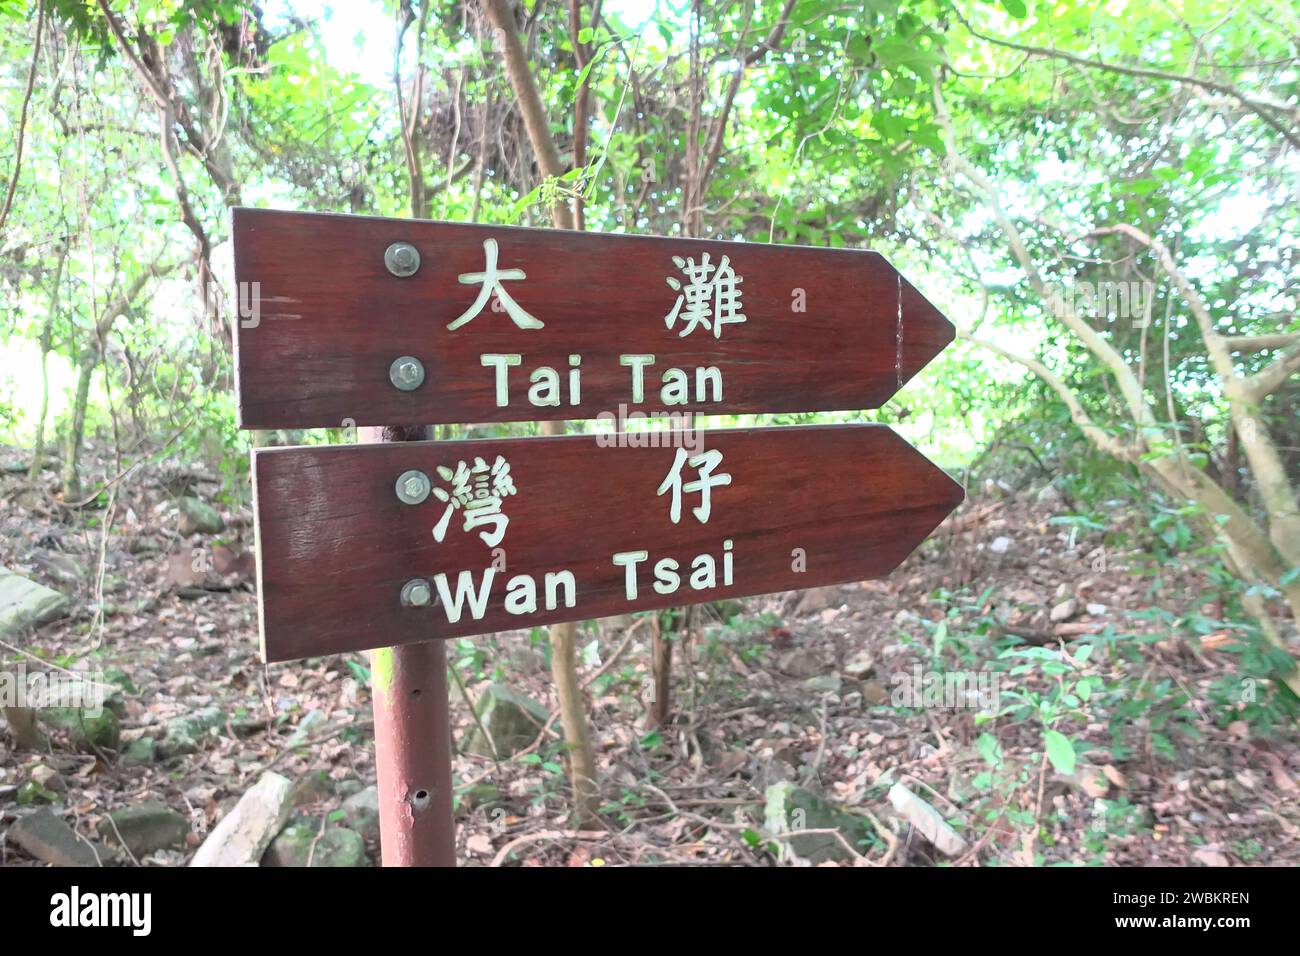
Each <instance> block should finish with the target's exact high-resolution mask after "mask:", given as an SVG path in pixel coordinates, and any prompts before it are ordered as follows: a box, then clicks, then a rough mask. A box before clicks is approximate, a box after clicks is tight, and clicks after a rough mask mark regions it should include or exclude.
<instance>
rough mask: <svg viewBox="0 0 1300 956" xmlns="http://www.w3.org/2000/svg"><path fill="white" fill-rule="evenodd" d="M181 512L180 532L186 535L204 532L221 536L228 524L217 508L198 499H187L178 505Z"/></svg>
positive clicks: (183, 499)
mask: <svg viewBox="0 0 1300 956" xmlns="http://www.w3.org/2000/svg"><path fill="white" fill-rule="evenodd" d="M177 504H178V505H179V506H180V510H181V522H180V525H181V526H180V532H181V534H184V535H190V534H194V533H195V532H202V533H203V534H220V533H221V530H222V529H223V528H224V527H225V526H226V523H225V522H224V521H222V520H221V514H220V512H218V511H217V509H216V508H214V507H212V505H210V504H208V503H207V502H205V501H200V500H199V499H198V498H191V497H188V496H187V497H185V498H182V499H181V500H180V501H179V502H178V503H177Z"/></svg>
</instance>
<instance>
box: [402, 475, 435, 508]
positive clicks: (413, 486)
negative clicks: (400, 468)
mask: <svg viewBox="0 0 1300 956" xmlns="http://www.w3.org/2000/svg"><path fill="white" fill-rule="evenodd" d="M431 487H432V485H430V484H429V476H428V475H426V474H425V473H424V472H422V471H414V470H412V471H404V472H402V474H401V477H399V478H398V479H397V497H398V499H399V500H401V501H403V502H405V503H406V504H408V505H418V504H419V503H420V502H421V501H423V500H424V499H425V498H427V497H429V489H430V488H431Z"/></svg>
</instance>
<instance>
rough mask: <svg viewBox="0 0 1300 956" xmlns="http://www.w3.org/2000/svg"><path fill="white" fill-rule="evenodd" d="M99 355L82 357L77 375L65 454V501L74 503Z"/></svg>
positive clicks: (78, 493) (79, 491) (90, 353)
mask: <svg viewBox="0 0 1300 956" xmlns="http://www.w3.org/2000/svg"><path fill="white" fill-rule="evenodd" d="M98 364H99V355H98V353H97V352H95V350H94V349H91V350H89V351H88V352H86V353H85V355H83V356H82V359H81V370H80V372H79V373H78V375H77V395H76V398H75V399H74V400H73V403H72V418H71V419H70V420H69V422H68V435H67V441H66V444H65V446H64V452H63V500H64V501H65V502H73V501H76V500H77V499H78V498H80V497H81V476H80V474H79V473H78V470H77V467H78V463H79V459H80V457H81V439H82V437H83V435H84V433H85V430H86V404H87V402H88V401H89V400H90V380H91V378H93V377H94V374H95V367H96V366H97V365H98Z"/></svg>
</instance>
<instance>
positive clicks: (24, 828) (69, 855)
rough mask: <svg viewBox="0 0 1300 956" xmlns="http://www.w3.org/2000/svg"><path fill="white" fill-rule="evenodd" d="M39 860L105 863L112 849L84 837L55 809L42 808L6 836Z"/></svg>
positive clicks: (63, 863)
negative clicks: (55, 811) (104, 848)
mask: <svg viewBox="0 0 1300 956" xmlns="http://www.w3.org/2000/svg"><path fill="white" fill-rule="evenodd" d="M5 839H6V840H7V841H8V842H9V843H12V844H13V845H14V846H17V847H21V848H22V849H24V850H26V851H27V852H28V853H30V854H31V855H32V856H34V857H36V859H38V860H40V861H42V862H43V863H50V864H52V865H54V866H101V865H102V864H103V863H107V862H109V860H110V856H111V855H110V854H109V853H108V851H106V850H103V849H102V848H99V847H96V846H95V844H93V843H91V842H90V841H89V840H83V839H81V838H80V837H78V836H77V834H76V833H75V832H73V829H72V827H70V826H68V825H67V824H66V823H64V822H63V820H62V819H60V818H59V817H58V816H56V815H55V813H54V811H52V810H50V809H49V808H48V807H42V808H41V809H39V810H35V811H33V812H32V813H29V814H27V815H26V816H23V817H19V819H18V822H17V823H15V824H14V825H13V826H11V827H10V828H9V832H8V834H7V836H6V838H5Z"/></svg>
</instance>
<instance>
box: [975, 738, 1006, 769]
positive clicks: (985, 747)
mask: <svg viewBox="0 0 1300 956" xmlns="http://www.w3.org/2000/svg"><path fill="white" fill-rule="evenodd" d="M977 746H978V747H979V752H980V756H981V757H983V758H984V762H985V763H986V764H988V765H989V766H990V767H997V766H1000V765H1001V763H1002V747H1001V745H999V744H998V738H996V737H994V736H993V735H992V734H980V738H979V743H978V745H977Z"/></svg>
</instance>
